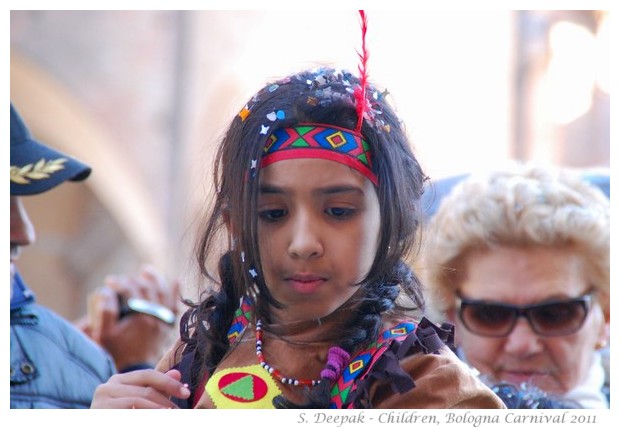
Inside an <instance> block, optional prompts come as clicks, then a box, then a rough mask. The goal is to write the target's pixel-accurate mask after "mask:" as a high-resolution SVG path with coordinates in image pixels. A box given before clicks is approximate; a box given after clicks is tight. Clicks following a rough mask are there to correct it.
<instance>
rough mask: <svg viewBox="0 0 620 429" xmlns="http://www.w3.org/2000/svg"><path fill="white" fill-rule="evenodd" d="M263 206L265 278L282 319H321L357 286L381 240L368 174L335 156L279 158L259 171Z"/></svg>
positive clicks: (261, 242)
mask: <svg viewBox="0 0 620 429" xmlns="http://www.w3.org/2000/svg"><path fill="white" fill-rule="evenodd" d="M258 210H259V213H258V216H259V220H258V233H259V247H260V252H261V264H262V268H263V274H264V276H265V282H266V284H267V286H268V288H269V290H270V291H271V293H272V294H273V296H274V298H276V299H277V300H278V301H279V302H281V303H282V304H284V308H283V309H280V310H275V312H274V314H275V319H276V320H277V321H279V322H292V321H300V320H308V319H316V318H320V317H324V316H326V315H328V314H330V313H332V312H333V311H334V310H336V309H337V308H338V307H339V306H341V305H342V304H343V303H345V302H346V301H347V300H348V299H349V298H350V297H351V296H352V295H353V294H354V293H355V292H356V291H357V290H358V288H359V286H357V285H356V283H358V282H359V281H360V280H362V279H363V278H364V276H365V275H366V274H367V273H368V271H369V270H370V267H371V265H372V262H373V260H374V258H375V254H376V252H377V247H378V243H379V228H380V220H381V219H380V218H381V216H380V211H379V202H378V199H377V193H376V191H375V188H374V186H373V184H372V183H371V182H370V181H369V180H368V179H366V178H365V177H364V176H362V175H361V174H360V173H358V172H357V171H355V170H353V169H351V168H349V167H347V166H345V165H343V164H340V163H337V162H335V161H329V160H324V159H305V158H304V159H291V160H285V161H279V162H276V163H274V164H271V165H269V166H267V167H265V168H263V169H262V170H261V182H260V194H259V202H258Z"/></svg>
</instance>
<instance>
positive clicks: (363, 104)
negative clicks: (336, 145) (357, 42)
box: [353, 10, 368, 132]
mask: <svg viewBox="0 0 620 429" xmlns="http://www.w3.org/2000/svg"><path fill="white" fill-rule="evenodd" d="M359 13H360V18H361V28H362V52H361V53H359V52H358V53H357V55H358V56H359V59H360V64H359V65H358V66H357V69H358V71H359V79H360V84H359V86H358V87H357V88H355V91H354V93H353V96H354V98H355V108H356V111H357V126H356V127H355V130H356V131H357V132H361V131H362V122H363V120H364V113H365V112H366V110H367V108H368V102H367V101H366V87H367V83H368V69H367V63H368V50H367V49H366V30H367V28H368V20H367V19H366V13H365V12H364V11H363V10H360V11H359Z"/></svg>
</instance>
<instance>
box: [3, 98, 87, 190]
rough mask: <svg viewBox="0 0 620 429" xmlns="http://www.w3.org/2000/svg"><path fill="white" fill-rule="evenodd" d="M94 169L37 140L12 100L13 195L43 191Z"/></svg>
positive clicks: (83, 176) (85, 175) (78, 177)
mask: <svg viewBox="0 0 620 429" xmlns="http://www.w3.org/2000/svg"><path fill="white" fill-rule="evenodd" d="M90 172H91V168H90V167H89V166H88V165H86V164H83V163H82V162H80V161H78V160H76V159H75V158H72V157H70V156H68V155H65V154H64V153H62V152H59V151H58V150H56V149H52V148H51V147H49V146H46V145H44V144H42V143H39V142H38V141H36V140H35V139H34V138H33V137H32V134H30V131H29V130H28V127H26V124H25V123H24V121H23V119H22V118H21V117H20V116H19V113H17V110H15V107H14V106H13V103H11V195H35V194H40V193H42V192H45V191H48V190H50V189H52V188H53V187H55V186H57V185H60V184H61V183H63V182H65V181H66V180H73V181H78V180H84V179H86V178H87V177H88V176H89V175H90Z"/></svg>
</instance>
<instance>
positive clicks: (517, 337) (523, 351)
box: [504, 317, 542, 357]
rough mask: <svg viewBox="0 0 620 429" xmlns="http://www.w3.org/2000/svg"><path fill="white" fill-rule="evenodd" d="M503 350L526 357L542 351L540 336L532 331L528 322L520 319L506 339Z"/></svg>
mask: <svg viewBox="0 0 620 429" xmlns="http://www.w3.org/2000/svg"><path fill="white" fill-rule="evenodd" d="M504 348H505V350H506V352H507V353H510V354H512V355H515V356H522V357H526V356H529V355H532V354H534V353H537V352H539V351H540V350H541V349H542V344H541V342H540V336H539V335H538V334H537V333H536V332H534V331H533V330H532V327H531V326H530V324H529V323H528V321H527V320H526V319H525V318H522V317H520V318H519V319H518V320H517V323H516V325H515V327H514V329H513V330H512V332H511V333H510V334H509V335H508V337H507V338H506V343H505V345H504Z"/></svg>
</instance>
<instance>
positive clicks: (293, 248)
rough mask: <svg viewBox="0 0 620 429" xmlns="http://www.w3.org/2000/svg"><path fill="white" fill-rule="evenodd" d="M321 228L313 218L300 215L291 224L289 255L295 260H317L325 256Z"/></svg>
mask: <svg viewBox="0 0 620 429" xmlns="http://www.w3.org/2000/svg"><path fill="white" fill-rule="evenodd" d="M323 250H324V249H323V242H322V239H321V234H320V226H319V225H318V224H317V222H314V221H313V220H312V219H311V217H309V216H306V215H303V214H301V215H298V216H297V219H296V220H295V222H292V224H291V239H290V243H289V248H288V251H289V254H290V255H291V256H292V257H293V258H301V259H308V258H317V257H319V256H321V255H322V254H323Z"/></svg>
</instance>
